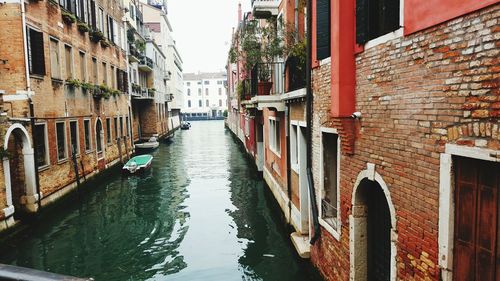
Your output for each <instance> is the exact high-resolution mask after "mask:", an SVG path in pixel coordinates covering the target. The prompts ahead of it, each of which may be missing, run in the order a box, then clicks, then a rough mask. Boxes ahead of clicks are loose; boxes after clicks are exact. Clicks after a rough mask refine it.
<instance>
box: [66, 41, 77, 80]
mask: <svg viewBox="0 0 500 281" xmlns="http://www.w3.org/2000/svg"><path fill="white" fill-rule="evenodd" d="M67 49H69V66H70V67H69V70H70V71H69V73H68V67H67V66H68V65H67V64H68V62H67V59H68V57H67V56H66V50H67ZM64 75H65V76H66V77H65V80H70V79H74V78H75V62H74V59H73V47H72V46H71V45H70V44H66V43H65V44H64Z"/></svg>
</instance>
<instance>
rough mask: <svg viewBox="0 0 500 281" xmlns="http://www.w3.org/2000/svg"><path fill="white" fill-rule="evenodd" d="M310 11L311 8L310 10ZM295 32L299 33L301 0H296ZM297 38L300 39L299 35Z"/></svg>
mask: <svg viewBox="0 0 500 281" xmlns="http://www.w3.org/2000/svg"><path fill="white" fill-rule="evenodd" d="M308 11H309V10H308ZM294 12H295V22H294V25H295V34H299V0H295V9H294ZM295 40H299V38H298V36H297V38H295Z"/></svg>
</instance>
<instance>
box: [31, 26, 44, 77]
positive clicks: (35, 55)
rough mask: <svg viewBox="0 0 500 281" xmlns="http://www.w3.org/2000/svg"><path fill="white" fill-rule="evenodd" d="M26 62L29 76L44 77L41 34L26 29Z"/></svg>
mask: <svg viewBox="0 0 500 281" xmlns="http://www.w3.org/2000/svg"><path fill="white" fill-rule="evenodd" d="M27 33H28V34H27V35H28V36H27V37H28V38H27V39H28V62H29V68H30V74H37V75H45V55H44V52H43V50H44V47H43V33H42V32H38V31H36V30H34V29H31V28H28V32H27Z"/></svg>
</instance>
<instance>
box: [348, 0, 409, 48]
mask: <svg viewBox="0 0 500 281" xmlns="http://www.w3.org/2000/svg"><path fill="white" fill-rule="evenodd" d="M399 1H400V0H356V42H357V43H358V44H364V43H366V42H368V41H370V40H372V39H375V38H377V37H380V36H382V35H384V34H387V33H390V32H392V31H395V30H397V29H399V27H400V25H399V5H400V3H399Z"/></svg>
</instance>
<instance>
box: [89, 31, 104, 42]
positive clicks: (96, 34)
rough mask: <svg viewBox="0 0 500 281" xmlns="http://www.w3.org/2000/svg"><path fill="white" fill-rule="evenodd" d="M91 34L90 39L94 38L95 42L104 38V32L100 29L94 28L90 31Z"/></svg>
mask: <svg viewBox="0 0 500 281" xmlns="http://www.w3.org/2000/svg"><path fill="white" fill-rule="evenodd" d="M89 36H90V40H92V41H93V42H95V43H97V42H99V41H101V40H104V34H103V33H102V32H101V31H99V30H92V31H91V32H90V33H89Z"/></svg>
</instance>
